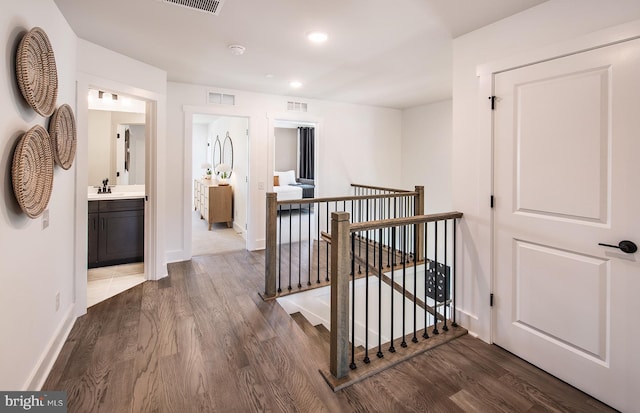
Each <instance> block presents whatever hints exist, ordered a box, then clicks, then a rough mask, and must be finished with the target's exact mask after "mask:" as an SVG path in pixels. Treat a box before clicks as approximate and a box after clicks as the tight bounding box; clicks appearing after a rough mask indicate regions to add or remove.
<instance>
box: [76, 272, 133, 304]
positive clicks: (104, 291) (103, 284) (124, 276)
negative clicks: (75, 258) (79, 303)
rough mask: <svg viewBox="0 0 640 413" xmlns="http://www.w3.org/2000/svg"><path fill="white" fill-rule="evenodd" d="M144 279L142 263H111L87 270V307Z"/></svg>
mask: <svg viewBox="0 0 640 413" xmlns="http://www.w3.org/2000/svg"><path fill="white" fill-rule="evenodd" d="M143 281H144V263H142V262H136V263H133V264H122V265H113V266H110V267H101V268H91V269H89V270H87V307H91V306H92V305H95V304H97V303H99V302H101V301H104V300H106V299H107V298H110V297H113V296H114V295H116V294H120V293H121V292H123V291H125V290H128V289H129V288H131V287H135V286H136V285H138V284H140V283H142V282H143Z"/></svg>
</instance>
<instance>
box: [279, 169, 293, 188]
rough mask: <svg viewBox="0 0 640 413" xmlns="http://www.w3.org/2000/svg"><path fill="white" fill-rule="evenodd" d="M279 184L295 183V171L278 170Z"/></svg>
mask: <svg viewBox="0 0 640 413" xmlns="http://www.w3.org/2000/svg"><path fill="white" fill-rule="evenodd" d="M279 176H280V186H287V185H291V184H296V171H284V172H280V174H279Z"/></svg>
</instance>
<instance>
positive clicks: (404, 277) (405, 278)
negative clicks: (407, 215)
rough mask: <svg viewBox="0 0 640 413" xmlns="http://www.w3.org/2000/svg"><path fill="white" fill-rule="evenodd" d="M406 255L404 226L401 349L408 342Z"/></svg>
mask: <svg viewBox="0 0 640 413" xmlns="http://www.w3.org/2000/svg"><path fill="white" fill-rule="evenodd" d="M406 255H407V226H406V225H404V226H403V227H402V343H400V346H401V347H403V348H404V347H407V342H406V340H405V336H406V329H405V320H406V318H407V317H406V311H407V306H406V302H405V301H406V297H407V294H406V291H407V287H406V283H407V261H406Z"/></svg>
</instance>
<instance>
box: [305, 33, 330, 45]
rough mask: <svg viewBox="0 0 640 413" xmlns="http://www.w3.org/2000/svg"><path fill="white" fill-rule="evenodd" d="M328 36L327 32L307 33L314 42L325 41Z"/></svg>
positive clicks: (308, 37)
mask: <svg viewBox="0 0 640 413" xmlns="http://www.w3.org/2000/svg"><path fill="white" fill-rule="evenodd" d="M328 38H329V36H327V34H326V33H325V32H319V31H314V32H310V33H308V34H307V39H309V41H310V42H313V43H324V42H326V41H327V39H328Z"/></svg>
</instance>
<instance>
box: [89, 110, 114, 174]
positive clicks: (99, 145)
mask: <svg viewBox="0 0 640 413" xmlns="http://www.w3.org/2000/svg"><path fill="white" fill-rule="evenodd" d="M111 136H112V135H111V112H107V111H104V110H90V111H89V134H88V141H89V142H88V145H89V148H88V150H89V155H88V156H89V178H88V179H89V185H94V186H95V185H101V183H102V180H103V179H104V178H106V177H111V139H110V138H111ZM113 182H114V183H115V181H113Z"/></svg>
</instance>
